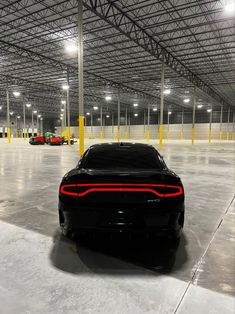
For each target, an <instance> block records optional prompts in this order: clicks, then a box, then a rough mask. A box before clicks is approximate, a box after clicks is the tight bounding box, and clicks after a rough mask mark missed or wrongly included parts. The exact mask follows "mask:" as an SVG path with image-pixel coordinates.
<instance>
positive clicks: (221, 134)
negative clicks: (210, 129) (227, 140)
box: [219, 131, 223, 142]
mask: <svg viewBox="0 0 235 314" xmlns="http://www.w3.org/2000/svg"><path fill="white" fill-rule="evenodd" d="M222 139H223V132H222V131H220V132H219V140H220V142H221V141H222Z"/></svg>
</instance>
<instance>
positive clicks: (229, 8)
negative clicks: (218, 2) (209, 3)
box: [224, 0, 235, 14]
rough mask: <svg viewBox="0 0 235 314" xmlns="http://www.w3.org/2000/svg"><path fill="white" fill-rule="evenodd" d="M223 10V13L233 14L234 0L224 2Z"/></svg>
mask: <svg viewBox="0 0 235 314" xmlns="http://www.w3.org/2000/svg"><path fill="white" fill-rule="evenodd" d="M224 11H225V13H228V14H233V13H234V12H235V4H234V0H230V1H228V2H227V3H226V5H225V7H224Z"/></svg>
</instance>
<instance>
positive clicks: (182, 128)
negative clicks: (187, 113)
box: [180, 109, 184, 140]
mask: <svg viewBox="0 0 235 314" xmlns="http://www.w3.org/2000/svg"><path fill="white" fill-rule="evenodd" d="M180 139H181V140H183V139H184V109H183V110H182V117H181V132H180Z"/></svg>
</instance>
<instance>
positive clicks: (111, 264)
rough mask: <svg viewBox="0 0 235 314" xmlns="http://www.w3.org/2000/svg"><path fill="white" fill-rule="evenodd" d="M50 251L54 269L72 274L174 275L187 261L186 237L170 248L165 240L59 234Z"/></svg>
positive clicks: (56, 235)
mask: <svg viewBox="0 0 235 314" xmlns="http://www.w3.org/2000/svg"><path fill="white" fill-rule="evenodd" d="M53 240H54V244H53V247H52V250H51V252H50V259H51V263H52V265H53V266H54V267H56V268H58V269H60V270H62V271H65V272H69V273H73V274H80V273H88V272H89V273H90V272H93V273H96V274H99V273H100V274H112V275H122V274H126V275H136V274H138V275H139V274H142V275H147V274H149V273H154V274H163V273H172V272H174V271H176V270H178V269H180V268H182V266H183V264H184V263H185V262H186V261H187V252H186V242H187V241H186V238H185V236H184V234H183V235H182V236H181V240H180V243H177V244H175V245H171V244H170V243H169V241H167V240H163V239H160V238H159V239H157V238H156V239H151V240H146V239H143V238H137V237H133V238H131V239H127V238H126V237H123V236H116V237H115V238H114V237H112V238H111V237H110V236H108V237H107V236H106V237H99V238H91V239H83V240H75V241H70V240H69V239H67V238H65V237H64V236H63V235H61V234H60V233H59V232H57V233H56V234H55V235H54V239H53Z"/></svg>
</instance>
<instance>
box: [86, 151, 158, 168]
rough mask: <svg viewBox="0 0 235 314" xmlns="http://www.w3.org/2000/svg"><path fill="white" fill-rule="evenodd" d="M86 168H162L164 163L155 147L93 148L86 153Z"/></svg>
mask: <svg viewBox="0 0 235 314" xmlns="http://www.w3.org/2000/svg"><path fill="white" fill-rule="evenodd" d="M83 167H84V168H86V169H162V168H163V165H162V163H161V162H160V160H159V158H158V154H157V152H156V151H155V150H154V149H141V150H140V149H139V150H138V149H133V148H128V147H119V148H114V149H112V150H111V149H108V150H107V149H105V150H103V151H101V150H92V149H90V150H89V151H88V153H87V155H86V158H85V162H84V166H83Z"/></svg>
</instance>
